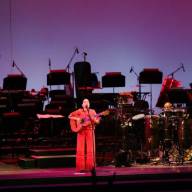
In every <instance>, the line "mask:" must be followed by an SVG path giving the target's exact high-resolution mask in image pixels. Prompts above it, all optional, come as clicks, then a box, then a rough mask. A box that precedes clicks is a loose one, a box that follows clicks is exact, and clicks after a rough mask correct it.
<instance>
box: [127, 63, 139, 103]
mask: <svg viewBox="0 0 192 192" xmlns="http://www.w3.org/2000/svg"><path fill="white" fill-rule="evenodd" d="M132 72H133V73H134V74H135V76H136V77H137V85H138V86H139V98H138V99H139V100H141V84H140V82H139V75H138V74H137V73H136V72H135V70H134V68H133V67H131V69H130V71H129V73H132Z"/></svg>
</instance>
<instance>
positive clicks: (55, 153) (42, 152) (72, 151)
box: [30, 148, 76, 156]
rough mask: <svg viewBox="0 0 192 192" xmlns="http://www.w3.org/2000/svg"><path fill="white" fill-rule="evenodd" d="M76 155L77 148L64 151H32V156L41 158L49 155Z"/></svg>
mask: <svg viewBox="0 0 192 192" xmlns="http://www.w3.org/2000/svg"><path fill="white" fill-rule="evenodd" d="M75 153H76V149H75V148H64V149H62V148H61V149H60V148H58V149H54V148H53V149H47V150H46V149H44V150H41V149H31V150H30V154H31V155H37V156H38V155H40V156H48V155H73V154H75Z"/></svg>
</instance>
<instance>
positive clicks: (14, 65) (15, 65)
mask: <svg viewBox="0 0 192 192" xmlns="http://www.w3.org/2000/svg"><path fill="white" fill-rule="evenodd" d="M13 67H16V69H17V70H18V71H19V72H20V73H21V75H22V76H23V77H26V76H25V74H24V73H23V71H21V69H20V68H19V67H18V66H17V64H16V63H15V62H14V61H13Z"/></svg>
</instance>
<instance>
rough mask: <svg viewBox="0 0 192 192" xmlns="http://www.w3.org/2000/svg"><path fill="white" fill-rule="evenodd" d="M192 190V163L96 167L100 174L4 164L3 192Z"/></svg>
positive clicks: (1, 166)
mask: <svg viewBox="0 0 192 192" xmlns="http://www.w3.org/2000/svg"><path fill="white" fill-rule="evenodd" d="M50 189H51V190H57V191H78V192H80V191H84V192H86V191H89V192H90V191H105V192H106V191H119V190H121V191H135V190H138V191H156V192H161V191H179V192H180V191H186V192H188V191H192V164H191V163H184V164H183V165H176V164H151V163H147V164H132V165H131V166H129V167H115V166H113V165H108V166H99V167H96V175H93V174H92V173H90V172H87V173H77V172H76V170H75V168H73V167H72V168H46V169H45V168H44V169H39V168H35V169H34V168H31V169H24V168H21V167H19V166H18V165H17V164H14V163H5V162H3V161H0V191H36V192H39V191H48V190H50Z"/></svg>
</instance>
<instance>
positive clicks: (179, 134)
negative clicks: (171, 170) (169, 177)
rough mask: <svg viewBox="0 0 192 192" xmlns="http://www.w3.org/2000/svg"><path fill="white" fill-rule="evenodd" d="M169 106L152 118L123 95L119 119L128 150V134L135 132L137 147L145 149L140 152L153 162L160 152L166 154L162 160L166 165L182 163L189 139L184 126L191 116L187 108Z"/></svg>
mask: <svg viewBox="0 0 192 192" xmlns="http://www.w3.org/2000/svg"><path fill="white" fill-rule="evenodd" d="M169 104H170V103H166V104H165V105H164V107H163V109H162V112H161V113H160V114H158V115H154V114H149V110H143V109H140V110H138V109H136V107H135V106H134V101H133V97H132V95H131V94H130V93H123V94H120V95H119V98H118V99H117V117H118V119H119V121H120V126H121V128H122V129H123V130H124V131H123V142H124V146H125V144H126V143H128V142H129V140H130V138H129V136H128V137H127V136H126V133H127V132H129V131H131V133H132V132H134V134H135V136H136V140H135V142H137V143H135V145H137V144H139V145H141V149H139V150H142V152H143V151H144V152H146V154H147V156H148V157H149V158H152V157H154V156H155V155H158V156H159V154H160V153H159V150H162V151H161V152H162V154H163V155H162V156H161V157H159V159H161V160H162V161H167V162H173V161H177V162H178V161H181V159H183V145H184V139H185V134H184V122H185V119H187V117H188V114H187V110H186V108H185V107H178V106H176V107H175V106H173V105H171V104H170V106H169ZM166 105H167V106H166ZM139 122H140V123H139ZM126 129H127V130H128V131H125V130H126ZM133 130H134V131H133ZM132 136H133V135H132ZM138 141H139V142H138ZM127 145H129V144H127ZM125 150H127V148H126V149H125Z"/></svg>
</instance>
